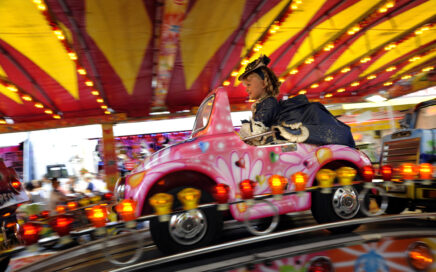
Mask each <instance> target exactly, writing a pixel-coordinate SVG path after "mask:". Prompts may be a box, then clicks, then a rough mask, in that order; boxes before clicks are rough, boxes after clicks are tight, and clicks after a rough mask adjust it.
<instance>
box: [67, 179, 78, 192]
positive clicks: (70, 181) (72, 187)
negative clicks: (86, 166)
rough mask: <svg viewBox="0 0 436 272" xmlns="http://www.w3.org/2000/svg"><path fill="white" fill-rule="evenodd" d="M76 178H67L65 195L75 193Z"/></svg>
mask: <svg viewBox="0 0 436 272" xmlns="http://www.w3.org/2000/svg"><path fill="white" fill-rule="evenodd" d="M76 186H77V177H76V176H69V177H68V181H67V194H75V193H77V189H76Z"/></svg>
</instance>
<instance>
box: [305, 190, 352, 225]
mask: <svg viewBox="0 0 436 272" xmlns="http://www.w3.org/2000/svg"><path fill="white" fill-rule="evenodd" d="M358 195H359V192H358V189H357V188H355V187H352V186H350V187H340V188H336V189H332V190H331V193H322V192H321V191H319V190H318V191H315V192H313V193H312V207H311V210H312V215H313V217H314V218H315V220H316V221H317V222H318V223H320V224H323V223H331V222H337V221H341V220H347V219H352V218H355V217H357V216H359V209H360V204H359V199H358ZM358 227H359V225H350V226H344V227H338V228H331V229H328V230H329V231H330V232H334V233H337V232H351V231H353V230H355V229H356V228H358Z"/></svg>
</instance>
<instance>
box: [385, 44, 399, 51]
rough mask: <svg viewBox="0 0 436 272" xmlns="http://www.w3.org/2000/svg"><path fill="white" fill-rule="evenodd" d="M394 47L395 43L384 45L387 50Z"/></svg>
mask: <svg viewBox="0 0 436 272" xmlns="http://www.w3.org/2000/svg"><path fill="white" fill-rule="evenodd" d="M395 47H397V44H395V43H391V44H389V45H386V46H385V50H386V51H389V50H392V49H394V48H395Z"/></svg>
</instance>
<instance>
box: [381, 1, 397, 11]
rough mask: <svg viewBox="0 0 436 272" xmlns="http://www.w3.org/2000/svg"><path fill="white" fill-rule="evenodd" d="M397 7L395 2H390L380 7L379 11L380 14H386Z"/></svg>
mask: <svg viewBox="0 0 436 272" xmlns="http://www.w3.org/2000/svg"><path fill="white" fill-rule="evenodd" d="M394 6H395V1H394V0H389V1H387V2H386V4H384V5H383V6H382V7H380V8H379V9H378V12H380V13H385V12H387V11H388V9H390V8H393V7H394Z"/></svg>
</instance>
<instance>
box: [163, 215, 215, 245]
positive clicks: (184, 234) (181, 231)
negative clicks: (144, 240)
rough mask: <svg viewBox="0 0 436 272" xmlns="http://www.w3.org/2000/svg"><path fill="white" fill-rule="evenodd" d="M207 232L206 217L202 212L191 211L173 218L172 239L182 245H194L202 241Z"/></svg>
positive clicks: (171, 222) (171, 220) (170, 226)
mask: <svg viewBox="0 0 436 272" xmlns="http://www.w3.org/2000/svg"><path fill="white" fill-rule="evenodd" d="M206 230H207V221H206V215H205V214H204V212H203V211H201V210H190V211H187V212H184V213H179V214H176V215H173V216H171V219H170V224H169V231H170V235H171V237H172V238H173V239H174V240H175V241H176V242H177V243H179V244H181V245H193V244H195V243H197V242H198V241H200V240H201V239H202V238H203V237H204V235H205V233H206Z"/></svg>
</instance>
